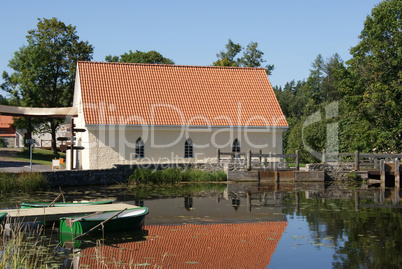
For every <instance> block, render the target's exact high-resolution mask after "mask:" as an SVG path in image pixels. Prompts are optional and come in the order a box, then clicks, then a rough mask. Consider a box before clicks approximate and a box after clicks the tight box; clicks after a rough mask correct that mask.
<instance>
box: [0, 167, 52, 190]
mask: <svg viewBox="0 0 402 269" xmlns="http://www.w3.org/2000/svg"><path fill="white" fill-rule="evenodd" d="M48 186H49V184H48V181H47V180H46V177H45V176H44V175H43V174H41V173H37V172H22V173H4V172H0V192H2V193H9V192H33V191H43V190H47V189H48Z"/></svg>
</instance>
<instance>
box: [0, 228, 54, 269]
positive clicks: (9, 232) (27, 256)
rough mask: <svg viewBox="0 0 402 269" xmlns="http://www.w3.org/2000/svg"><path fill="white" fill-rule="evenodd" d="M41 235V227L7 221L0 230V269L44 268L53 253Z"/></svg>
mask: <svg viewBox="0 0 402 269" xmlns="http://www.w3.org/2000/svg"><path fill="white" fill-rule="evenodd" d="M4 227H7V228H4ZM41 234H42V227H41V226H36V227H30V226H27V225H24V223H22V222H20V223H18V222H10V221H7V223H6V224H5V225H4V226H2V229H1V242H0V251H1V253H2V254H1V259H0V268H45V262H47V261H50V260H52V257H53V253H52V250H51V249H49V248H48V247H47V245H48V244H49V241H48V240H49V239H48V240H46V237H43V236H41Z"/></svg>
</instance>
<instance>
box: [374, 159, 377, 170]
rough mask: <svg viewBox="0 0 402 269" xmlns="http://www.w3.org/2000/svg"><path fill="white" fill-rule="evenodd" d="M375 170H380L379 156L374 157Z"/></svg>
mask: <svg viewBox="0 0 402 269" xmlns="http://www.w3.org/2000/svg"><path fill="white" fill-rule="evenodd" d="M374 170H378V158H374Z"/></svg>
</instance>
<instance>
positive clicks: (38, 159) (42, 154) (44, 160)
mask: <svg viewBox="0 0 402 269" xmlns="http://www.w3.org/2000/svg"><path fill="white" fill-rule="evenodd" d="M58 158H63V159H66V154H65V153H63V152H59V153H58V154H57V155H54V154H53V151H51V150H45V149H33V150H32V162H33V163H38V164H44V165H52V160H53V159H58ZM14 159H16V160H19V161H26V162H29V161H30V156H29V149H26V148H24V149H22V151H20V152H18V153H17V157H16V158H14Z"/></svg>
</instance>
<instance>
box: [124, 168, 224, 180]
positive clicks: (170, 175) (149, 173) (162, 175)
mask: <svg viewBox="0 0 402 269" xmlns="http://www.w3.org/2000/svg"><path fill="white" fill-rule="evenodd" d="M226 179H227V176H226V174H225V172H223V171H218V172H216V173H211V172H207V171H201V170H198V169H182V168H167V169H164V170H152V169H142V168H140V169H136V170H134V172H133V173H132V174H131V175H130V177H129V178H128V182H129V183H136V184H137V183H152V184H162V183H179V182H212V181H225V180H226Z"/></svg>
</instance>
